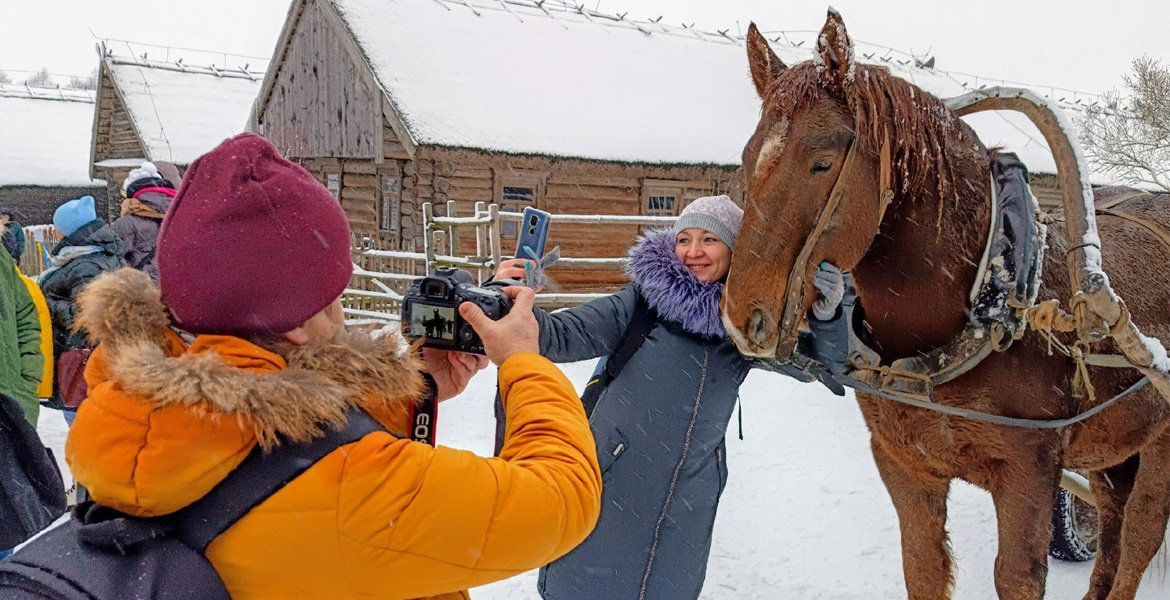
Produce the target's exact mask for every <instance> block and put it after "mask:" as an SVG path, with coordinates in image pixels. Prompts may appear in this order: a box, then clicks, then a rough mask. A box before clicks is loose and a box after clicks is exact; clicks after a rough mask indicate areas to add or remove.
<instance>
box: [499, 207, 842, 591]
mask: <svg viewBox="0 0 1170 600" xmlns="http://www.w3.org/2000/svg"><path fill="white" fill-rule="evenodd" d="M742 218H743V211H742V210H741V209H740V208H739V207H737V206H735V204H734V203H733V202H732V201H731V199H730V198H728V197H727V196H714V197H707V198H700V199H698V200H696V201H695V202H693V203H691V204H690V205H689V206H688V207H687V208H686V209H685V210H684V211H683V212H682V214H681V215H680V218H679V220H678V222H677V223H676V224H675V226H674V228H673V229H669V230H661V231H654V232H650V233H648V234H647V235H646V236H645V237H644V238H641V239H639V241H638V242H637V243H636V244H635V245H634V247H633V248H631V250H630V255H629V257H630V260H629V263H628V264H627V267H626V272H627V275H628V276H629V277H630V279H631V280H632V281H633V283H631V284H630V285H627V286H626V287H624V288H623V289H622V290H621V291H620V292H618V293H617V294H614V295H612V296H607V297H604V298H599V299H597V300H594V301H592V302H589V303H587V304H583V305H581V306H579V307H576V308H572V309H569V310H564V311H560V312H556V313H553V314H546V313H544V312H542V311H539V310H538V311H537V320H538V321H539V323H540V342H541V348H540V350H541V354H543V355H545V356H547V357H548V358H550V359H552V360H553V361H556V362H570V361H579V360H586V359H590V358H597V357H602V356H609V355H610V354H611V353H612V352H614V351H615V350H616V349H617V346H618V345H619V343H620V341H621V339H622V336H623V333H624V332H625V331H626V327H627V325H628V324H629V323H630V320H631V319H632V317H633V315H634V313H635V306H636V305H637V302H638V297H639V295H641V296H642V297H643V298H644V299H645V300H646V302H647V303H648V304H649V306H650V307H651V308H652V309H653V310H654V311H655V312H656V313H657V318H656V321H655V323H654V325H653V328H652V329H651V330H650V332H649V333H648V334H647V335H646V338H645V341H644V342H643V343H642V345H641V346H639V347H638V350H637V351H636V352H635V353H634V354H633V355H632V356H631V357H630V359H629V361H628V362H627V363H626V365H625V367H624V368H623V369H622V370H621V372H620V373H619V374H618V376H617V377H616V378H614V379H613V380H612V381H611V382H610V383H609V385H608V386H606V388H605V389H604V391H602V393H601V396H600V398H599V399H598V402H597V406H596V408H595V409H594V411H593V414H592V417H591V418H590V423H591V425H592V427H593V433H594V438H595V440H596V443H597V457H598V461H599V463H600V466H601V472H602V476H603V489H602V508H601V516H600V519H599V520H598V522H597V527H596V528H595V529H594V531H593V533H592V535H590V537H589V538H588V539H586V540H585V541H584V542H583V543H582V544H581V545H580V546H578V547H577V548H575V549H574V550H572V551H571V552H569V554H567V555H565V556H564V557H562V558H560V559H558V560H557V561H555V562H553V563H552V564H550V565H548V566H547V567H545V568H544V569H542V570H541V573H540V579H539V583H538V589H539V592H540V595H541V596H542V597H543V598H544V599H545V600H596V599H598V598H606V599H614V600H625V599H637V600H651V599H662V600H686V599H694V598H698V596H699V592H700V590H701V589H702V586H703V579H704V577H705V575H706V570H707V558H708V555H709V554H710V550H711V531H712V527H713V526H714V523H715V511H716V508H717V507H718V505H719V497H720V495H721V494H722V492H723V488H724V485H725V484H726V482H727V451H726V445H725V441H724V436H725V434H726V432H727V426H728V423H729V421H730V419H731V414H732V409H733V408H734V407H735V403H736V399H737V398H738V396H739V386H740V384H741V383H743V381H744V378H745V377H746V376H747V373H748V370H749V369H750V368H751V366H752V363H751V362H749V361H748V360H746V359H745V358H744V357H742V356H741V355H740V354H739V352H738V351H737V350H736V348H735V346H734V344H732V342H731V341H730V339H729V338H728V337H727V335H726V333H725V332H724V330H723V324H722V321H721V318H720V312H719V298H720V296H721V295H722V293H723V280H724V278H725V277H726V276H727V272H728V268H729V266H730V262H731V249H732V248H733V247H734V244H735V236H736V234H737V233H738V232H739V226H740V223H741V222H742ZM520 263H522V261H506V262H504V263H503V264H502V265H501V267H500V269H499V270H498V271H497V278H507V277H517V278H518V277H519V276H520V275H521V274H522V272H523V271H522V265H521V264H520ZM836 274H837V277H836V285H835V287H834V285H832V284H831V283H830V284H829V285H825V284H824V280H825V277H824V276H822V277H821V279H822V285H825V287H826V288H828V289H829V294H828V295H829V296H834V295H835V299H833V298H827V299H825V300H822V301H820V302H819V303H818V310H822V311H824V312H827V315H828V316H830V317H831V316H832V314H833V313H835V312H836V309H837V304H838V303H839V302H840V299H841V293H840V292H837V293H836V294H834V292H835V291H836V289H840V290H842V291H843V289H844V285H843V283H842V282H841V278H840V272H839V271H838V272H837V273H836ZM829 278H830V279H831V277H829Z"/></svg>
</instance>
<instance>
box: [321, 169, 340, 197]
mask: <svg viewBox="0 0 1170 600" xmlns="http://www.w3.org/2000/svg"><path fill="white" fill-rule="evenodd" d="M325 187H326V189H328V190H329V193H330V194H333V197H334V198H341V173H326V174H325Z"/></svg>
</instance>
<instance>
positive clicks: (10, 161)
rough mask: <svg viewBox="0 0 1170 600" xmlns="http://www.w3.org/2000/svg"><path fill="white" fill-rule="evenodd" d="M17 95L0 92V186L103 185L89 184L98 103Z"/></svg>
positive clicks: (10, 90)
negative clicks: (90, 152)
mask: <svg viewBox="0 0 1170 600" xmlns="http://www.w3.org/2000/svg"><path fill="white" fill-rule="evenodd" d="M3 87H4V86H0V88H3ZM12 87H13V86H8V88H12ZM21 87H23V86H21ZM18 91H19V90H12V89H7V90H6V89H0V185H38V186H46V187H55V186H90V185H92V186H95V187H96V186H100V185H103V182H101V181H96V182H95V181H93V180H91V179H90V178H89V147H90V138H91V135H92V132H93V106H94V105H93V100H92V99H89V100H83V99H81V98H82V95H80V94H70V95H71V96H75V97H74V98H72V99H70V100H63V99H55V100H53V99H47V98H51V97H53V96H56V97H58V98H60V97H61V93H59V92H58V91H57V90H52V91H51V92H49V91H45V90H41V91H45V92H46V93H44V94H42V93H40V92H37V93H26V94H23V95H21V94H19V93H17V92H18ZM8 92H13V93H8ZM62 93H63V91H62ZM86 97H88V96H86Z"/></svg>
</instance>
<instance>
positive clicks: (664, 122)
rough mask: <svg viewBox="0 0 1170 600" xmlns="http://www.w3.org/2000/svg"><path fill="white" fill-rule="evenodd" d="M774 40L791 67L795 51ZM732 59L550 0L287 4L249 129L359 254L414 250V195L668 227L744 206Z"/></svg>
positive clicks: (574, 234) (1000, 123) (738, 88)
mask: <svg viewBox="0 0 1170 600" xmlns="http://www.w3.org/2000/svg"><path fill="white" fill-rule="evenodd" d="M774 46H775V50H776V51H777V53H778V54H779V56H780V57H781V58H782V59H783V60H784V61H786V62H790V64H791V63H795V62H798V61H801V60H806V59H808V58H809V56H810V53H809V50H808V48H807V44H806V45H805V46H804V47H798V46H797V45H793V44H789V43H786V42H785V43H781V38H780V37H776V43H775V44H774ZM886 54H887V57H888V54H889V53H888V52H887V53H886ZM746 60H747V59H746V52H745V50H744V42H743V38H742V37H739V36H735V35H732V34H730V33H728V32H727V31H722V32H714V33H711V32H702V31H698V30H695V29H691V28H685V27H672V26H668V25H665V24H663V23H661V22H660V20H659V21H653V22H651V21H635V20H632V19H626V18H624V16H614V15H606V14H602V13H599V12H596V11H590V10H588V9H587V8H585V7H583V6H577V5H576V4H575V3H571V2H562V1H559V0H545V1H528V0H507V1H500V0H429V1H417V0H294V2H293V4H292V6H291V8H290V10H289V14H288V18H287V20H286V22H285V25H284V28H283V31H282V33H281V35H280V38H279V41H278V43H277V46H276V50H275V53H274V55H273V58H272V61H271V63H270V66H269V69H268V72H267V75H266V76H265V79H264V83H263V86H262V88H261V90H260V95H259V97H258V98H257V100H256V104H255V106H254V109H253V112H252V116H251V120H250V124H249V126H250V127H251V128H253V130H255V131H258V132H260V133H262V134H263V135H265V136H267V137H268V138H269V139H271V140H272V141H273V142H274V143H275V144H276V145H277V147H278V148H280V149H281V151H283V152H285V153H286V154H287V155H288V156H290V157H291V158H294V159H295V160H298V161H299V162H300V163H302V164H303V165H305V166H306V167H307V168H308V169H309V170H310V171H312V172H313V173H315V174H316V175H317V176H318V177H319V178H320V179H321V181H322V182H323V183H325V184H326V186H327V187H328V188H329V189H330V190H332V191H333V192H334V194H335V195H336V196H337V197H338V199H339V201H340V202H341V205H342V206H343V207H344V208H345V210H346V212H347V214H348V215H349V218H350V221H351V224H352V227H353V229H354V231H355V233H356V234H357V235H359V236H360V237H361V239H360V240H358V243H359V244H362V245H365V246H372V247H377V248H385V249H399V250H413V251H418V250H421V249H422V239H421V234H422V231H421V228H420V220H421V219H420V207H421V205H422V203H424V202H431V203H433V204H434V205H435V209H436V211H437V212H439V213H440V214H442V212H443V211H444V210H445V209H446V204H447V202H448V201H454V207H455V208H454V212H455V214H454V215H450V216H467V215H470V214H471V213H472V211H473V206H474V204H475V203H476V202H480V201H482V202H494V203H497V204H500V205H501V206H502V207H504V208H505V209H506V210H520V209H522V208H523V207H525V206H535V207H537V208H540V209H543V210H547V211H549V212H553V213H575V214H607V215H664V216H669V215H676V214H677V213H678V211H679V210H680V209H681V208H682V207H683V206H685V205H686V204H687V202H689V201H690V200H693V199H694V198H696V197H699V196H702V195H708V194H716V193H727V194H729V195H731V196H732V198H734V199H735V200H736V201H741V200H742V190H741V181H740V175H739V170H738V167H739V160H740V159H739V156H740V153H741V151H742V148H743V145H744V143H745V142H746V141H747V139H748V138H749V137H750V135H751V133H752V131H753V130H754V128H755V124H756V121H757V119H758V115H759V100H758V98H757V97H756V94H755V91H754V88H753V86H752V84H751V81H750V76H749V75H748V70H747V62H746ZM871 60H873V61H874V62H877V61H882V60H884V61H885V64H887V65H888V66H889V67H890V69H891V70H892V71H893V72H895V73H896V74H899V75H900V76H903V77H906V78H908V79H911V80H913V81H915V82H916V83H918V84H919V85H923V86H924V87H926V88H927V89H930V90H931V91H933V92H935V93H937V94H939V95H942V96H953V95H957V94H960V93H962V92H964V91H966V90H965V89H964V88H965V87H966V86H965V85H963V84H960V83H959V82H958V81H957V80H956V79H955V78H953V77H950V76H948V75H946V74H942V73H938V72H935V71H933V70H932V69H927V68H917V67H915V66H913V65H914V63H913V61H912V60H906V61H901V62H899V61H888V60H886V59H885V58H882V57H873V58H871ZM903 63H908V65H907V64H903ZM974 120H975V121H978V122H979V125H977V129H979V131H980V132H981V134H982V135H984V136H985V141H987V143H988V144H989V145H992V144H999V145H1006V146H1008V147H1009V149H1014V150H1017V151H1020V152H1021V154H1022V155H1023V158H1024V160H1025V161H1027V162H1028V164H1029V165H1031V166H1032V169H1033V171H1038V172H1045V170H1046V169H1047V170H1048V171H1049V172H1050V171H1052V167H1051V165H1052V159H1051V157H1050V156H1047V155H1046V149H1044V148H1043V147H1042V144H1039V143H1038V142H1036V140H1040V141H1041V142H1042V138H1041V137H1040V136H1039V134H1038V133H1035V129H1034V128H1032V129H1031V131H1032V132H1033V133H1032V134H1031V135H1030V136H1029V134H1028V133H1027V131H1028V129H1029V128H1030V127H1031V126H1030V124H1028V123H1026V121H1025V120H1024V118H1023V117H1022V116H1016V115H997V116H990V115H979V116H976V117H975V118H974ZM1021 132H1024V133H1021ZM637 232H638V226H636V225H620V224H619V225H605V226H601V225H596V224H594V225H571V224H558V225H556V226H554V227H553V228H552V230H551V231H550V247H551V246H552V245H554V244H555V245H559V246H561V248H562V250H563V252H564V254H565V255H567V256H589V257H615V256H622V255H624V253H625V251H626V248H627V247H628V246H629V244H630V243H631V242H632V241H633V239H634V236H635V235H636V234H637ZM504 233H505V237H509V235H508V234H512V235H514V231H504ZM464 247H466V246H464ZM505 248H506V249H507V241H506V240H505ZM554 276H555V279H556V281H558V282H559V283H561V284H562V285H563V287H565V288H567V289H570V290H573V291H587V290H602V289H612V287H613V286H615V285H617V284H620V283H621V282H622V281H624V279H623V278H622V277H621V275H620V273H618V272H617V270H616V269H611V270H609V271H606V272H599V271H597V270H573V269H567V268H561V269H558V270H557V271H555V273H554Z"/></svg>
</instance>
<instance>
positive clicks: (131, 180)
mask: <svg viewBox="0 0 1170 600" xmlns="http://www.w3.org/2000/svg"><path fill="white" fill-rule="evenodd" d="M122 191H123V192H124V193H125V194H126V198H125V199H124V200H122V215H121V216H120V217H118V218H117V219H114V222H113V223H111V224H110V226H111V227H113V228H114V233H116V234H118V237H119V238H121V240H122V259H123V260H125V261H126V264H127V265H128V266H131V267H134V268H135V269H138V270H139V271H144V272H145V273H146V274H147V275H150V278H151V279H153V280H154V281H155V282H158V266H157V264H156V261H155V247H156V245H157V244H158V231H159V228H160V227H161V226H162V220H163V215H165V214H166V212H167V208H169V207H170V205H171V200H173V199H174V198H175V184H174V183H173V182H171V180H169V179H167V178H166V177H165V176H163V175H162V174H161V173H160V172H159V169H158V167H156V166H155V165H154V163H150V162H144V163H142V166H140V167H138V168H137V169H134V170H133V171H130V174H129V175H128V176H127V177H126V180H125V181H123V182H122Z"/></svg>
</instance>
